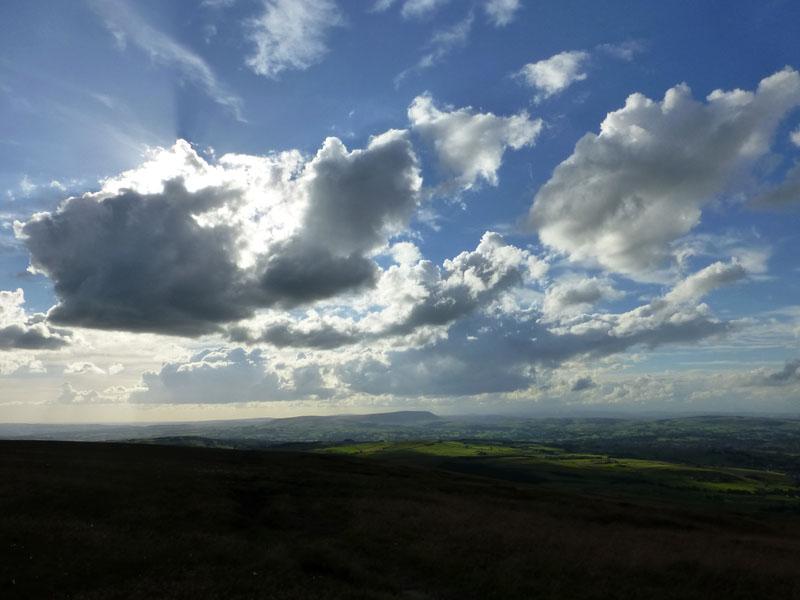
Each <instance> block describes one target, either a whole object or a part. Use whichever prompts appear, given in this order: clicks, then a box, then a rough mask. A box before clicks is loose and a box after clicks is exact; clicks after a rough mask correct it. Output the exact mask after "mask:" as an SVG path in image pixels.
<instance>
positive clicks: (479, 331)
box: [336, 269, 733, 396]
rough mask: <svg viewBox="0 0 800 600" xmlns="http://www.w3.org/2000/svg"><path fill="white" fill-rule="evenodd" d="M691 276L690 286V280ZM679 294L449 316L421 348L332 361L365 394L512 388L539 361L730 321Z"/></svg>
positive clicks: (525, 380) (521, 385)
mask: <svg viewBox="0 0 800 600" xmlns="http://www.w3.org/2000/svg"><path fill="white" fill-rule="evenodd" d="M714 270H715V269H711V271H712V272H713V271H714ZM701 273H703V272H702V271H701ZM712 276H713V273H712V275H709V277H712ZM698 279H699V278H698ZM698 279H695V280H693V281H694V283H692V284H690V287H697V281H698ZM686 281H692V280H691V278H688V279H687V280H686ZM682 283H684V282H682ZM676 289H681V284H678V286H676ZM686 300H688V297H687V296H685V295H681V296H680V297H677V296H676V295H673V296H670V295H669V294H667V295H665V296H664V297H660V298H656V299H654V300H652V301H651V302H649V303H648V304H646V305H643V306H640V307H638V308H636V309H633V310H631V311H628V312H626V313H620V314H584V315H580V316H576V317H572V318H568V319H564V320H563V321H561V322H559V323H557V324H554V323H552V322H549V321H548V320H545V319H543V318H542V316H541V314H539V313H536V312H532V313H529V314H527V315H525V316H524V318H520V315H519V314H517V315H508V314H507V315H505V316H503V315H500V316H498V315H491V316H488V315H484V314H477V315H474V316H471V317H467V318H464V319H461V320H459V321H457V322H455V323H454V324H453V326H452V327H450V329H449V330H448V331H447V336H446V337H443V338H439V339H437V340H435V341H434V342H432V343H430V344H428V345H426V346H424V347H422V348H416V349H411V350H403V351H389V352H385V353H383V354H382V355H381V356H369V355H367V356H359V357H358V358H355V359H353V360H351V361H346V362H344V363H343V364H341V365H340V366H339V367H337V369H336V374H337V376H338V377H339V378H340V380H341V381H342V383H344V384H345V385H347V386H348V389H349V390H350V391H352V392H361V393H367V394H382V393H388V394H396V395H401V396H415V395H423V396H471V395H477V394H482V393H491V392H494V393H501V392H511V391H518V390H523V389H526V388H528V387H529V386H531V385H532V384H533V383H535V381H536V370H537V369H539V368H541V367H545V368H557V367H559V366H560V365H562V364H563V363H564V362H566V361H568V360H573V359H577V358H587V357H591V358H602V357H605V356H610V355H613V354H618V353H621V352H624V351H626V350H629V349H631V348H635V347H646V348H650V349H653V348H656V347H658V346H662V345H665V344H677V343H693V342H698V341H701V340H704V339H707V338H709V337H713V336H719V335H724V334H726V333H727V332H729V331H731V329H732V328H733V324H731V323H729V322H725V321H720V320H718V319H716V318H715V317H714V316H713V315H712V314H710V312H709V310H708V308H707V307H706V306H705V305H699V306H694V305H689V304H687V303H686Z"/></svg>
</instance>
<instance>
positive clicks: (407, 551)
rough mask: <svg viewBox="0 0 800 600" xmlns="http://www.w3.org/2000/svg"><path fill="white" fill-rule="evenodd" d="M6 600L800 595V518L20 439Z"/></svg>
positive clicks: (7, 531)
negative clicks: (37, 599) (83, 599)
mask: <svg viewBox="0 0 800 600" xmlns="http://www.w3.org/2000/svg"><path fill="white" fill-rule="evenodd" d="M0 544H1V545H0V547H1V548H2V550H0V596H1V597H3V598H96V599H113V598H187V599H188V598H192V599H195V598H276V599H281V598H315V599H324V598H342V599H344V598H348V599H349V598H385V599H389V598H418V599H419V598H442V599H447V598H459V599H462V598H467V599H468V598H475V599H483V598H504V599H507V598H570V599H573V598H582V599H587V598H597V599H599V598H648V599H660V598H675V599H682V600H685V599H693V598H696V599H701V598H702V599H708V598H725V599H727V600H731V599H736V598H742V599H744V598H748V599H750V598H768V597H771V598H781V599H791V598H800V572H799V571H798V568H797V565H798V557H800V520H798V518H797V517H796V516H791V515H768V514H755V513H751V514H746V515H745V514H738V513H736V512H731V511H727V512H720V511H712V510H710V509H709V510H702V509H697V508H695V509H689V508H680V507H677V506H674V505H672V506H659V505H658V504H657V503H654V502H644V501H638V500H637V501H630V502H628V501H619V500H610V499H603V498H597V497H592V496H588V495H582V494H580V493H575V492H569V493H567V492H561V491H558V490H552V489H545V488H541V487H538V488H537V487H535V486H532V485H527V484H522V483H519V484H517V483H511V482H507V481H506V482H504V481H498V480H493V479H483V478H477V477H469V476H464V475H458V474H455V473H447V472H443V471H438V470H435V469H427V468H423V467H414V466H404V465H398V464H389V463H386V462H381V461H368V460H364V459H358V458H353V457H349V456H338V455H323V454H313V453H292V452H285V453H284V452H246V451H235V450H216V449H208V448H182V447H164V446H157V445H153V446H150V445H137V444H129V445H124V444H100V443H69V442H23V441H14V442H0Z"/></svg>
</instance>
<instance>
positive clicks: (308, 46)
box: [247, 0, 344, 78]
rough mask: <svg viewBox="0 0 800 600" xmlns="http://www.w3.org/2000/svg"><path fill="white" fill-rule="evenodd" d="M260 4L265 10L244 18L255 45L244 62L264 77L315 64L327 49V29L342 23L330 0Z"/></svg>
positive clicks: (271, 0)
mask: <svg viewBox="0 0 800 600" xmlns="http://www.w3.org/2000/svg"><path fill="white" fill-rule="evenodd" d="M263 5H264V12H263V13H261V14H260V15H259V16H257V17H254V18H252V19H250V20H249V21H247V27H248V38H249V39H250V41H251V42H252V43H253V44H254V45H255V52H254V53H253V54H251V55H250V56H249V57H248V58H247V65H248V66H249V67H250V68H251V69H253V71H254V72H256V73H257V74H259V75H264V76H265V77H272V78H274V77H276V76H277V75H278V74H280V73H281V72H283V71H286V70H289V69H297V70H304V69H307V68H308V67H310V66H311V65H313V64H316V63H318V62H319V61H320V60H321V59H322V57H323V56H324V55H325V54H326V53H327V51H328V48H327V46H326V44H325V38H326V35H327V33H328V30H329V29H330V28H331V27H335V26H339V25H342V24H343V23H344V20H343V17H342V16H341V13H340V12H339V9H338V8H337V6H336V4H335V3H334V2H333V1H332V0H303V1H302V2H296V1H295V0H264V2H263Z"/></svg>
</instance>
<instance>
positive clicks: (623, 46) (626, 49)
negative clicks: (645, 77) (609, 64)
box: [597, 40, 644, 61]
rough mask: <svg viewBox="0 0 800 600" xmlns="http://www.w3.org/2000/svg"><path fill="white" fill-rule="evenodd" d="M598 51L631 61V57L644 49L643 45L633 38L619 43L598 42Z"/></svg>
mask: <svg viewBox="0 0 800 600" xmlns="http://www.w3.org/2000/svg"><path fill="white" fill-rule="evenodd" d="M597 49H598V50H599V51H600V52H605V53H606V54H610V55H611V56H615V57H617V58H621V59H622V60H627V61H631V60H633V57H634V56H636V54H638V53H639V52H642V51H643V50H644V45H643V44H642V43H640V42H637V41H635V40H631V41H628V42H621V43H619V44H600V45H598V46H597Z"/></svg>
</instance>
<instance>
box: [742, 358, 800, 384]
mask: <svg viewBox="0 0 800 600" xmlns="http://www.w3.org/2000/svg"><path fill="white" fill-rule="evenodd" d="M749 383H750V385H756V386H767V387H780V386H787V385H793V384H797V383H800V358H795V359H794V360H789V361H786V364H785V365H784V366H783V368H782V369H780V370H779V371H771V372H770V371H768V370H766V369H759V370H758V371H756V372H754V373H753V374H752V376H751V379H750V382H749Z"/></svg>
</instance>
